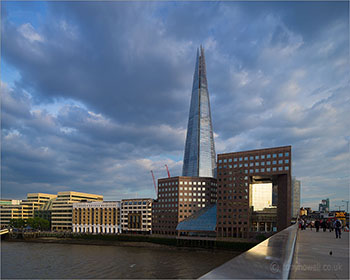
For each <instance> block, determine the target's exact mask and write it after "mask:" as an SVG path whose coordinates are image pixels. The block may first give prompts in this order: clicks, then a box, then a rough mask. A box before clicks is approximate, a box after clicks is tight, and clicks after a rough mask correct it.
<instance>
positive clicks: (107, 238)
mask: <svg viewBox="0 0 350 280" xmlns="http://www.w3.org/2000/svg"><path fill="white" fill-rule="evenodd" d="M8 241H14V242H15V241H19V242H37V243H61V244H83V245H111V246H133V247H138V246H142V247H149V246H151V247H155V246H170V247H178V248H180V247H185V248H204V249H220V250H232V251H237V252H245V251H247V250H249V249H250V248H252V247H254V246H255V245H256V244H257V242H233V241H230V242H226V241H217V240H205V239H203V240H198V239H195V240H181V239H176V238H175V237H162V236H156V237H154V236H151V235H124V234H120V235H94V234H76V233H74V234H73V233H63V232H62V233H61V232H35V233H34V232H23V233H16V234H10V235H9V238H8Z"/></svg>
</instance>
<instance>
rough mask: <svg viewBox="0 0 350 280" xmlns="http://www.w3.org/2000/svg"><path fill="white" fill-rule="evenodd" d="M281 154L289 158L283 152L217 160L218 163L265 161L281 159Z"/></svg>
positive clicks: (287, 153)
mask: <svg viewBox="0 0 350 280" xmlns="http://www.w3.org/2000/svg"><path fill="white" fill-rule="evenodd" d="M283 154H284V156H285V157H289V152H285V153H278V154H277V153H275V154H266V155H260V156H259V155H256V156H249V157H248V156H245V157H238V158H233V159H232V158H229V159H223V160H222V159H219V163H222V162H224V163H225V162H237V161H247V160H248V159H249V160H258V159H265V158H271V157H272V158H277V156H278V157H283Z"/></svg>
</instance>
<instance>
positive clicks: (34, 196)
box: [0, 193, 57, 227]
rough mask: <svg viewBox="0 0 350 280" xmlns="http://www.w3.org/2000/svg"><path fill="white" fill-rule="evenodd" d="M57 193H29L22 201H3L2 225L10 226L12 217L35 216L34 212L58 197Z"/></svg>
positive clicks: (1, 211) (1, 209)
mask: <svg viewBox="0 0 350 280" xmlns="http://www.w3.org/2000/svg"><path fill="white" fill-rule="evenodd" d="M56 197H57V195H54V194H47V193H28V194H27V198H26V199H24V200H21V201H18V200H12V201H11V204H9V203H5V200H4V202H3V203H1V206H0V220H1V227H6V226H8V224H9V222H10V220H11V219H23V220H27V219H29V218H33V217H34V212H35V211H36V210H39V209H40V208H41V207H43V206H45V205H46V204H48V203H50V202H51V201H52V200H54V199H56Z"/></svg>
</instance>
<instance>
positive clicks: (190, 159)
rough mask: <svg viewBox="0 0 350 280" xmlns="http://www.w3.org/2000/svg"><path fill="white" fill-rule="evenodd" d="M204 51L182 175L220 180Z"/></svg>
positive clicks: (200, 53)
mask: <svg viewBox="0 0 350 280" xmlns="http://www.w3.org/2000/svg"><path fill="white" fill-rule="evenodd" d="M215 171H216V161H215V146H214V136H213V127H212V121H211V113H210V102H209V91H208V83H207V75H206V66H205V57H204V49H203V48H202V46H201V47H200V50H197V61H196V68H195V72H194V77H193V87H192V97H191V105H190V113H189V119H188V127H187V136H186V144H185V154H184V162H183V169H182V176H189V177H216V174H215Z"/></svg>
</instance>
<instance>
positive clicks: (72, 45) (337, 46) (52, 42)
mask: <svg viewBox="0 0 350 280" xmlns="http://www.w3.org/2000/svg"><path fill="white" fill-rule="evenodd" d="M1 40H2V49H1V52H2V53H1V58H2V59H1V93H2V94H1V102H2V108H1V109H2V110H1V123H2V162H1V171H2V178H1V179H2V182H1V183H2V188H1V196H2V198H13V199H23V198H24V197H25V195H26V194H27V193H28V192H47V193H57V192H58V191H67V190H74V191H81V192H89V193H96V194H103V195H104V198H105V199H107V200H117V199H122V198H132V197H135V196H136V194H137V196H138V197H155V193H154V188H153V182H152V177H151V174H150V170H153V171H154V173H155V176H156V178H163V177H167V173H166V170H165V167H164V165H165V164H167V165H168V166H169V169H170V174H171V175H172V176H177V175H181V171H182V162H183V154H184V146H185V137H186V129H187V118H188V113H189V107H190V98H191V91H192V79H193V69H194V65H195V58H196V57H195V54H196V49H197V47H198V46H199V45H200V44H203V46H204V49H205V56H206V66H207V78H208V89H209V92H210V102H211V104H210V105H211V113H212V121H213V130H214V137H215V148H216V153H225V152H237V151H243V150H251V149H260V148H269V147H275V146H285V145H291V146H292V162H293V165H292V175H293V176H295V177H296V178H297V179H298V180H300V181H301V206H306V207H312V208H313V209H315V210H316V209H318V204H319V203H320V202H321V200H322V199H325V198H329V199H330V207H331V209H338V207H335V205H344V208H346V204H345V203H343V202H341V201H342V200H349V187H350V186H349V181H350V178H349V166H350V165H349V164H350V156H349V155H350V152H349V142H350V132H349V131H350V120H349V119H350V118H349V111H350V96H349V3H348V2H346V1H341V2H313V1H311V2H299V1H298V2H287V3H285V2H275V1H271V2H216V1H215V2H68V1H66V2H41V1H39V2H12V1H11V2H1Z"/></svg>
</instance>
